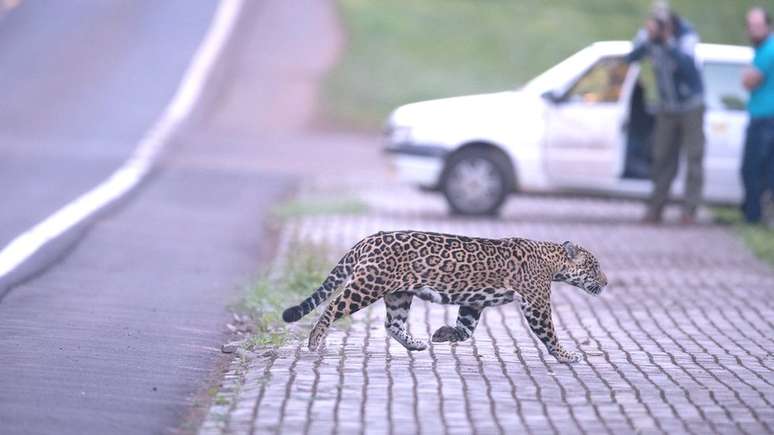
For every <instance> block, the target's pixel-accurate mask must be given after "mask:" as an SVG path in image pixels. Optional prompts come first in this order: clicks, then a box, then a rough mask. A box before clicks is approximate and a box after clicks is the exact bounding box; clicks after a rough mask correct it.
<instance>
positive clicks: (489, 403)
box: [201, 185, 774, 435]
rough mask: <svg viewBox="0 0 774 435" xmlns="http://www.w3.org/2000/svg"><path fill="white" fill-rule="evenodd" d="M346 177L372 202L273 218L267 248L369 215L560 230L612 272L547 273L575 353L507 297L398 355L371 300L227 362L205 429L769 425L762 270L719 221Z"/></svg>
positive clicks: (770, 360) (431, 317)
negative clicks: (320, 337) (319, 333)
mask: <svg viewBox="0 0 774 435" xmlns="http://www.w3.org/2000/svg"><path fill="white" fill-rule="evenodd" d="M321 189H326V188H325V187H321V186H313V187H310V188H309V189H308V191H307V192H302V195H303V194H315V193H319V191H320V190H321ZM349 192H350V194H356V195H359V196H360V197H361V198H362V199H363V200H364V201H366V202H367V203H368V204H369V206H370V208H369V211H368V213H365V214H361V215H317V216H302V217H298V218H294V219H291V220H289V221H287V222H286V223H285V224H284V225H283V228H282V230H281V234H280V240H281V244H280V248H279V252H278V254H277V257H278V260H277V261H278V262H279V261H282V257H283V255H286V254H287V246H288V245H289V244H290V243H291V242H293V241H294V240H304V241H309V242H313V243H320V244H325V245H326V246H328V247H329V248H330V250H331V252H335V253H336V254H337V255H341V253H343V252H345V250H346V249H348V248H349V247H350V246H352V244H354V242H356V241H357V240H359V239H361V238H362V237H365V236H366V235H368V234H371V233H374V232H376V231H379V230H394V229H418V230H431V231H438V232H449V233H459V234H466V235H471V236H482V237H512V236H520V237H527V238H535V239H545V240H554V241H563V240H572V241H574V242H576V243H579V244H581V245H583V246H584V247H587V248H588V249H590V250H591V251H592V252H594V253H595V254H596V255H597V256H598V258H599V260H600V262H601V264H602V266H603V269H604V270H605V272H606V274H607V276H608V278H609V281H610V286H609V287H608V289H607V290H606V291H605V292H604V293H603V294H602V295H601V296H599V297H596V298H594V297H591V296H589V295H587V294H585V293H583V292H582V291H578V290H576V289H574V288H571V287H570V286H567V285H564V284H555V285H554V290H553V294H552V301H553V304H554V313H553V315H554V320H555V322H556V324H557V331H558V334H559V337H560V340H562V341H563V342H564V343H566V344H567V346H568V347H575V348H577V349H579V350H580V351H582V352H584V353H585V359H584V360H583V361H581V362H579V363H577V364H575V365H564V364H559V363H557V362H556V361H555V360H554V359H553V358H552V357H551V356H550V355H548V354H547V353H546V351H545V349H544V348H543V347H542V345H540V344H539V342H538V340H536V339H535V338H534V337H533V336H532V335H531V333H530V332H529V329H528V328H527V325H526V323H525V321H524V319H523V318H522V316H521V313H520V311H519V310H518V309H517V307H515V306H513V305H509V306H503V307H498V308H489V309H487V310H485V311H484V314H483V315H482V319H481V322H480V325H479V327H478V329H477V330H476V332H475V335H474V337H473V339H472V340H469V341H467V342H464V343H459V344H456V345H449V344H445V343H441V344H438V343H430V345H429V347H428V350H426V351H424V352H407V351H406V350H405V349H403V348H402V347H401V346H400V345H399V344H398V343H396V342H395V341H393V340H391V339H389V338H388V337H387V336H386V335H385V333H384V329H383V327H382V323H383V321H384V318H383V316H384V313H383V311H384V307H383V306H382V304H381V303H376V304H374V305H373V306H371V307H369V308H368V309H366V310H363V312H360V313H356V314H355V315H354V316H353V320H352V322H350V323H349V324H348V325H347V326H345V327H342V328H337V329H335V330H333V331H332V332H331V333H330V334H329V336H328V337H327V338H326V342H325V345H324V347H323V349H322V351H320V352H314V353H311V352H309V351H307V350H306V348H305V346H304V342H303V341H299V342H290V343H288V344H287V345H285V346H283V347H282V348H280V349H278V350H277V352H276V353H267V354H266V355H265V356H262V355H260V354H259V355H257V356H255V358H253V359H252V360H249V361H248V362H247V363H246V366H245V365H244V363H236V362H235V363H234V364H232V369H231V372H230V373H229V375H228V377H227V379H226V380H225V381H224V387H223V389H222V391H221V392H220V393H219V396H218V397H221V396H222V397H223V401H224V402H225V403H228V405H225V406H213V407H212V408H211V410H210V415H209V417H208V418H207V421H206V422H205V423H204V425H203V426H202V428H201V433H204V434H221V433H239V434H241V433H261V434H262V433H367V434H372V433H373V434H403V433H422V434H435V433H442V434H456V433H460V434H463V433H464V434H468V433H482V434H490V433H491V434H498V433H530V434H542V433H551V434H556V433H562V434H565V433H585V434H588V433H590V434H595V435H596V434H597V433H607V434H621V433H670V434H672V433H689V434H704V433H748V434H757V433H771V432H772V430H774V406H772V404H774V323H773V322H774V320H773V319H774V301H773V300H772V296H773V295H774V272H773V271H772V269H771V268H770V267H769V266H767V265H765V264H763V263H761V262H760V261H758V260H757V259H755V258H754V257H753V256H752V255H751V254H750V253H749V252H748V251H747V250H746V249H745V248H744V246H743V245H742V243H741V242H740V241H739V240H738V239H737V238H736V237H734V236H733V234H731V233H730V231H729V230H728V229H727V228H724V227H720V226H715V225H711V224H708V223H703V224H700V225H695V226H687V227H683V226H679V225H676V224H670V223H667V224H666V225H663V226H642V225H639V224H638V223H637V220H638V219H639V217H640V213H641V212H642V205H641V203H639V202H636V201H629V200H615V199H592V198H581V197H539V196H517V197H515V198H513V199H511V200H510V201H509V203H508V204H507V206H506V208H505V210H504V212H503V213H502V216H501V217H500V218H499V219H457V218H449V217H448V216H447V214H446V210H445V206H444V204H443V203H442V201H441V200H440V199H439V197H438V196H435V195H429V194H424V193H421V192H417V191H414V190H412V189H408V188H404V187H400V186H393V185H383V186H371V187H369V186H367V185H366V186H359V187H354V188H350V190H349ZM329 193H330V192H329ZM676 216H677V211H676V210H670V211H669V214H668V218H669V219H675V218H676ZM703 220H704V221H705V222H706V220H707V216H706V212H704V214H703ZM311 290H312V289H310V292H311ZM455 315H456V308H455V307H446V306H440V305H432V304H428V303H425V302H423V301H420V300H415V301H414V303H413V306H412V310H411V315H410V329H411V331H412V333H413V334H416V335H417V336H419V337H423V336H424V337H429V336H430V335H432V332H433V331H434V330H435V329H436V328H438V327H439V326H441V325H443V324H451V323H453V320H454V317H455Z"/></svg>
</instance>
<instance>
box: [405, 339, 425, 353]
mask: <svg viewBox="0 0 774 435" xmlns="http://www.w3.org/2000/svg"><path fill="white" fill-rule="evenodd" d="M404 346H405V347H406V349H408V350H410V351H413V352H419V351H423V350H425V349H427V343H425V342H424V341H422V340H416V339H415V340H411V341H409V342H408V343H406V344H405V345H404Z"/></svg>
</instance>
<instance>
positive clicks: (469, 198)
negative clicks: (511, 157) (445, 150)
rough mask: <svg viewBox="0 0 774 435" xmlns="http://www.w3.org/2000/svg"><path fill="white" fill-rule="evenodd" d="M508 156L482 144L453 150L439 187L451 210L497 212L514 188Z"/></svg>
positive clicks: (476, 213) (479, 213)
mask: <svg viewBox="0 0 774 435" xmlns="http://www.w3.org/2000/svg"><path fill="white" fill-rule="evenodd" d="M507 158H508V157H507V156H505V155H503V154H502V153H500V152H497V151H496V150H491V149H485V148H468V149H463V150H461V151H459V152H457V153H455V154H452V155H451V156H450V157H449V159H448V161H447V162H446V167H445V169H444V173H443V176H442V178H441V191H442V192H443V194H444V197H445V198H446V202H447V203H448V204H449V208H450V209H451V211H452V213H454V214H459V215H465V216H492V215H496V214H497V213H498V212H499V210H500V207H501V206H502V205H503V203H504V202H505V199H506V197H507V196H508V193H510V191H511V190H512V188H513V181H512V180H513V175H512V174H511V170H510V164H509V162H507V161H506V160H505V159H507Z"/></svg>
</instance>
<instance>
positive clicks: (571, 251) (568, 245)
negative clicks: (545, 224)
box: [562, 242, 578, 260]
mask: <svg viewBox="0 0 774 435" xmlns="http://www.w3.org/2000/svg"><path fill="white" fill-rule="evenodd" d="M562 248H564V253H565V254H567V258H569V259H570V260H572V259H574V258H575V256H576V255H577V254H578V250H577V249H575V245H573V244H572V242H564V243H562Z"/></svg>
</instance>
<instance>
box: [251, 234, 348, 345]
mask: <svg viewBox="0 0 774 435" xmlns="http://www.w3.org/2000/svg"><path fill="white" fill-rule="evenodd" d="M328 258H329V257H328V255H327V254H326V250H325V249H324V248H323V247H321V246H317V245H313V244H309V243H295V244H294V245H292V246H291V247H290V249H289V250H288V256H287V258H286V259H285V263H284V265H283V267H282V269H281V270H279V271H272V272H269V273H265V274H263V275H262V276H261V277H259V278H258V280H256V282H255V284H253V285H252V286H251V287H250V288H249V290H248V294H247V297H246V299H245V303H244V306H245V308H246V309H247V310H248V311H249V313H250V315H251V316H252V318H253V319H254V320H255V323H256V330H255V335H254V336H253V337H252V339H251V342H250V343H249V344H250V345H253V346H256V345H259V346H264V345H272V346H279V345H281V344H282V343H284V341H285V340H286V339H287V338H288V329H287V328H286V326H285V324H284V323H283V321H282V311H283V310H284V309H285V308H287V307H289V306H291V305H293V304H297V303H299V302H300V301H301V300H303V299H304V298H305V297H307V296H309V295H310V294H311V293H312V291H314V290H315V289H316V288H317V287H319V286H320V284H322V282H323V280H324V279H325V277H326V276H327V275H328V272H329V271H330V270H331V268H332V266H333V264H332V263H331V262H330V261H329V259H328Z"/></svg>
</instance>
